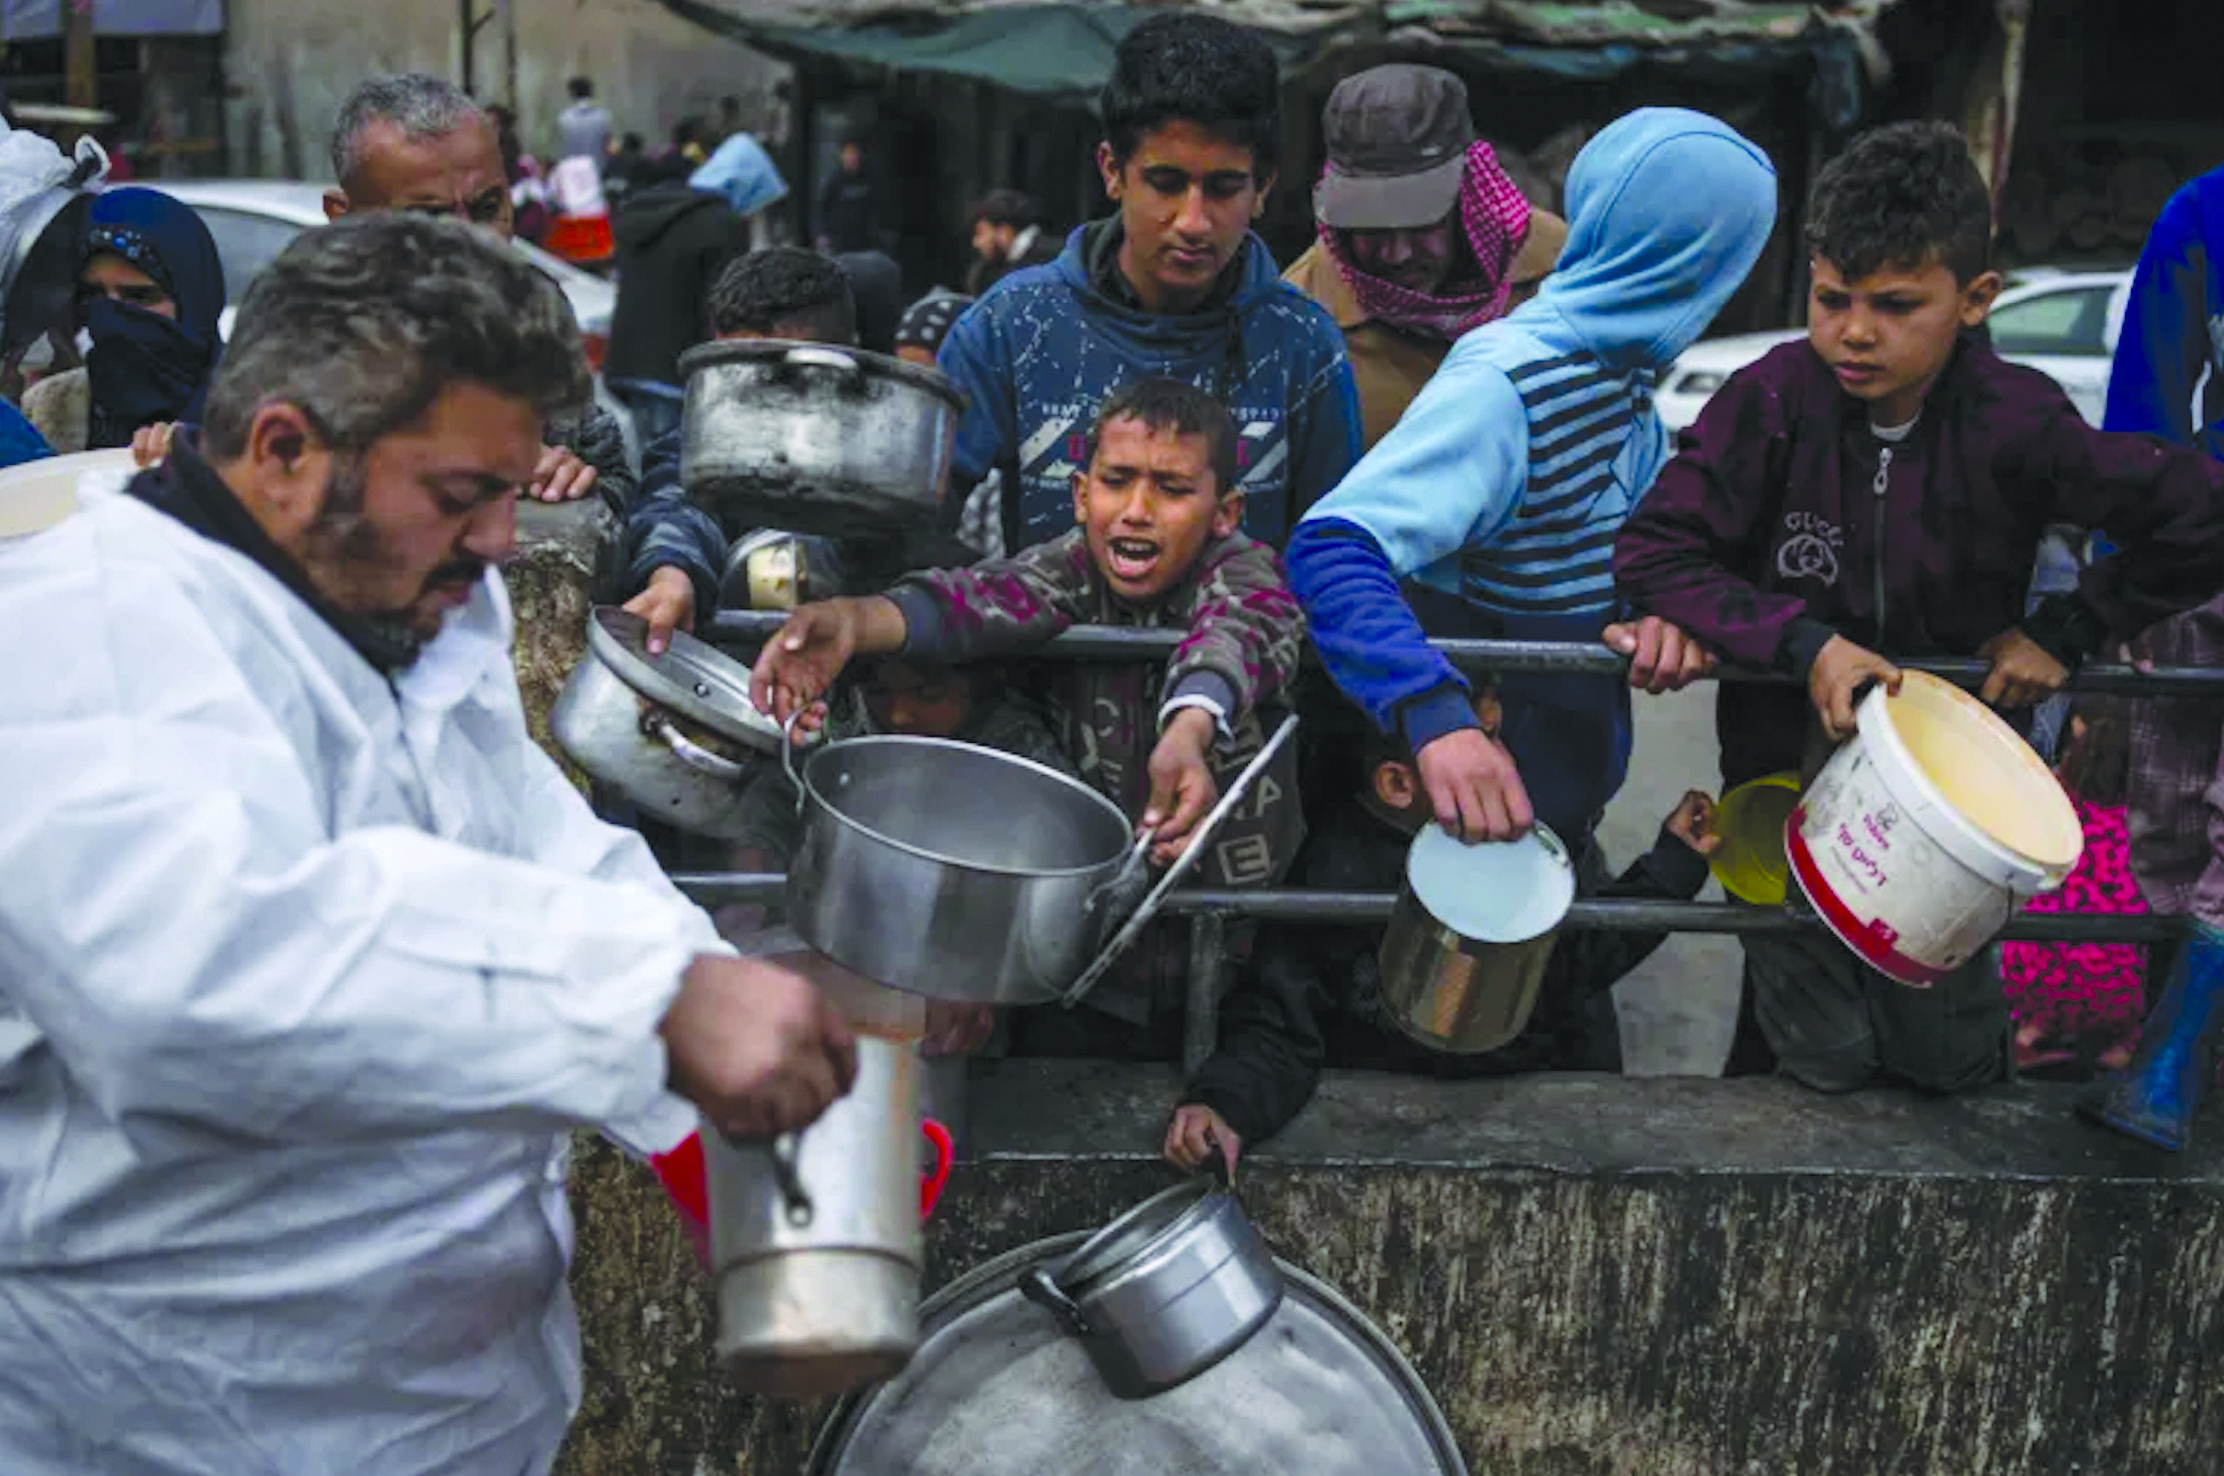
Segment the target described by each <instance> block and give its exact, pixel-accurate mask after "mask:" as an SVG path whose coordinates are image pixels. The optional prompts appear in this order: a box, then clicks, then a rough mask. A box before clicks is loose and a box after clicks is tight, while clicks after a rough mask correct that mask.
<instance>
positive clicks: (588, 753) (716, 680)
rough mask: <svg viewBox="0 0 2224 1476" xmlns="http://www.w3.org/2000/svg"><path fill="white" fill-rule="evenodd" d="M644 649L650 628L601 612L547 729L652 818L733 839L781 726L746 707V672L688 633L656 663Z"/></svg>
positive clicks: (677, 634) (677, 636) (591, 621)
mask: <svg viewBox="0 0 2224 1476" xmlns="http://www.w3.org/2000/svg"><path fill="white" fill-rule="evenodd" d="M647 643H648V622H647V621H645V620H643V619H642V618H641V617H640V616H638V615H633V614H630V613H628V612H626V611H624V610H620V609H616V608H614V607H609V606H603V607H598V608H597V609H596V610H595V611H594V612H593V613H592V615H590V616H589V618H588V621H587V655H586V658H585V659H584V660H582V661H581V662H580V663H579V665H578V666H576V667H574V668H573V669H572V674H571V677H570V679H569V680H568V681H567V682H565V684H564V690H563V693H562V694H561V695H560V696H559V697H558V698H557V699H556V706H555V708H554V710H553V711H552V712H551V713H550V714H549V727H550V729H551V730H552V731H553V732H554V733H555V735H556V741H557V742H558V743H559V744H561V745H562V746H563V749H564V752H566V753H568V754H570V755H571V757H572V758H573V759H574V760H575V761H576V762H577V763H578V764H579V766H580V767H581V768H583V769H585V770H586V771H587V772H588V773H589V774H592V775H593V776H594V777H595V778H597V779H600V780H601V781H603V782H604V783H605V784H609V785H612V786H614V787H615V788H617V789H618V790H620V791H622V792H623V793H624V794H625V795H626V797H627V798H628V799H631V800H632V801H633V802H634V803H636V804H638V805H640V806H642V807H643V808H644V809H645V810H647V811H648V812H649V813H650V814H652V815H654V816H655V817H656V818H657V819H659V820H662V821H664V822H665V823H666V824H669V825H674V826H677V827H679V828H680V829H682V830H689V831H694V832H695V833H697V834H700V835H711V836H722V837H725V838H728V839H732V838H734V837H736V836H737V835H738V833H739V830H738V826H739V819H740V816H739V811H740V806H741V798H742V794H743V792H744V790H745V788H746V786H747V785H748V783H749V782H750V780H752V779H754V778H755V777H756V776H757V775H758V774H759V773H760V772H763V771H764V769H765V766H766V765H768V764H770V763H771V762H772V761H773V755H774V754H775V753H777V752H778V751H779V749H780V747H781V734H780V727H779V725H778V724H777V723H774V722H773V721H772V720H771V719H770V718H768V717H766V716H764V714H762V713H760V712H758V711H757V709H756V707H755V706H754V705H753V704H752V703H751V702H750V700H749V668H748V667H746V666H743V665H742V664H741V663H740V662H738V661H735V660H733V659H732V658H731V657H728V656H725V655H723V654H721V653H720V652H718V651H716V650H714V649H712V648H711V647H710V646H707V645H705V644H704V643H703V642H701V641H698V640H696V639H695V638H694V637H692V636H690V635H688V634H687V633H686V632H685V631H674V632H673V633H672V640H671V644H670V646H668V647H667V648H666V649H665V651H664V653H663V654H662V655H659V656H652V655H650V654H649V651H648V644H647Z"/></svg>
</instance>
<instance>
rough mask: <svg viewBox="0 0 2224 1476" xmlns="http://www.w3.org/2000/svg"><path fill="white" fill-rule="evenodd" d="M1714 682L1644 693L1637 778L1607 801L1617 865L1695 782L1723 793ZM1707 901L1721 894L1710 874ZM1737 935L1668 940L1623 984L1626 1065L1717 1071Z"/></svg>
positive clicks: (1638, 1072)
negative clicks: (1670, 693) (1664, 694)
mask: <svg viewBox="0 0 2224 1476" xmlns="http://www.w3.org/2000/svg"><path fill="white" fill-rule="evenodd" d="M1714 692H1715V686H1714V683H1712V682H1706V683H1702V684H1701V685H1699V686H1696V687H1693V688H1691V689H1690V690H1689V691H1684V692H1678V693H1676V694H1674V695H1673V696H1668V697H1645V696H1639V697H1638V698H1637V699H1636V703H1637V744H1636V750H1635V757H1634V759H1633V761H1632V763H1631V765H1630V773H1629V781H1628V783H1626V784H1624V785H1623V786H1622V792H1621V793H1620V794H1618V795H1616V796H1615V798H1614V803H1613V804H1611V805H1609V806H1608V807H1607V810H1606V821H1605V823H1604V824H1603V825H1601V826H1600V827H1599V838H1600V840H1601V841H1602V842H1603V843H1604V845H1605V847H1606V854H1607V858H1608V860H1609V861H1610V862H1611V864H1612V865H1613V866H1614V867H1615V869H1616V870H1617V871H1618V870H1619V869H1620V868H1622V867H1624V866H1627V865H1628V864H1629V863H1630V862H1631V861H1634V860H1635V859H1637V857H1638V856H1640V855H1642V854H1644V852H1645V851H1647V850H1648V849H1650V848H1651V846H1652V843H1653V837H1654V836H1655V835H1657V834H1658V833H1659V830H1660V822H1661V820H1662V819H1663V818H1664V817H1665V816H1666V815H1667V813H1668V811H1669V809H1670V808H1671V807H1672V806H1673V805H1674V804H1675V802H1676V801H1677V800H1678V799H1680V798H1681V797H1682V796H1683V793H1684V791H1685V790H1687V789H1704V790H1706V791H1707V792H1708V793H1709V794H1713V795H1715V796H1716V797H1717V798H1720V789H1721V782H1722V781H1721V775H1720V773H1719V772H1718V770H1717V769H1716V764H1717V762H1718V755H1717V751H1716V748H1715V740H1714ZM1699 896H1700V900H1702V901H1707V902H1719V901H1721V900H1723V898H1722V886H1721V883H1719V882H1715V881H1711V880H1710V881H1709V882H1708V883H1707V889H1706V890H1705V891H1704V892H1702V893H1700V894H1699ZM1739 963H1740V956H1739V953H1738V946H1737V941H1736V940H1735V939H1733V938H1728V937H1724V936H1721V935H1719V934H1704V933H1685V934H1679V935H1677V936H1676V937H1673V938H1671V939H1669V940H1668V942H1667V943H1666V944H1665V945H1663V946H1662V947H1661V949H1660V951H1659V952H1658V953H1655V954H1654V955H1653V956H1652V957H1651V958H1649V959H1647V960H1646V961H1645V963H1644V966H1643V967H1642V968H1639V969H1637V970H1635V971H1634V972H1632V973H1631V974H1630V975H1629V976H1628V977H1627V978H1625V979H1623V980H1622V982H1621V983H1620V984H1619V985H1618V986H1617V987H1616V988H1615V991H1614V999H1615V1003H1616V1005H1617V1006H1618V1007H1619V1010H1620V1013H1621V1017H1622V1064H1623V1068H1624V1069H1625V1070H1626V1071H1627V1072H1628V1073H1629V1074H1631V1075H1633V1076H1714V1075H1717V1074H1718V1073H1719V1072H1720V1071H1721V1069H1722V1059H1723V1057H1724V1056H1726V1055H1727V1054H1729V1049H1730V1032H1731V1029H1732V1027H1733V1026H1734V1025H1735V1023H1736V1017H1737V986H1738V968H1739Z"/></svg>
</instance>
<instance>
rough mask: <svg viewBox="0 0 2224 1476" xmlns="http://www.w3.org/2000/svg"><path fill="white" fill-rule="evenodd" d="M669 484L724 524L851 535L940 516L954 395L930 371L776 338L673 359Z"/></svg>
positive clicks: (958, 409)
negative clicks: (677, 413)
mask: <svg viewBox="0 0 2224 1476" xmlns="http://www.w3.org/2000/svg"><path fill="white" fill-rule="evenodd" d="M679 368H680V372H681V374H683V375H685V376H686V379H687V403H686V409H685V411H684V419H683V420H682V422H681V425H682V429H681V432H680V482H681V485H682V486H684V487H685V488H686V489H687V495H688V496H689V497H690V498H692V499H693V500H694V501H696V502H697V503H699V504H701V505H702V506H703V507H705V508H707V509H709V510H710V511H712V512H714V513H716V514H717V515H718V516H719V517H720V518H722V519H724V520H725V521H726V523H727V525H728V526H729V527H743V528H747V527H760V526H761V527H772V528H785V529H788V530H790V531H792V532H797V533H863V532H872V531H876V530H886V531H900V530H903V529H908V528H926V527H933V526H936V525H938V524H939V523H940V521H941V507H942V497H943V492H944V489H945V488H946V486H947V485H948V483H949V480H950V458H951V455H952V453H953V452H954V450H955V448H956V445H957V428H958V419H959V417H960V416H961V415H963V414H964V413H965V403H966V402H965V396H964V395H963V394H961V393H960V392H959V391H958V389H957V387H956V386H954V385H952V384H951V383H950V381H949V380H947V379H945V378H943V377H942V376H941V375H940V374H938V373H936V372H935V371H934V370H932V369H927V368H924V367H921V366H919V365H915V364H906V363H904V362H903V361H902V360H900V359H891V358H886V357H884V356H882V355H880V354H869V353H865V352H863V351H861V350H858V349H853V348H835V347H831V346H829V345H825V344H797V343H790V342H785V341H777V340H765V339H752V340H731V341H722V342H717V343H706V344H700V345H698V346H696V347H694V348H691V349H689V350H688V351H687V352H686V353H684V354H682V355H681V356H680V363H679Z"/></svg>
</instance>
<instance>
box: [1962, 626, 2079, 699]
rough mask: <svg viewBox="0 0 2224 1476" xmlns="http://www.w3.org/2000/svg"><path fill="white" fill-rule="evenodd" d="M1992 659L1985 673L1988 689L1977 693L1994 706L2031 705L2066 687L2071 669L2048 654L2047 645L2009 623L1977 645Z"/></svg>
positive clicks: (1980, 653) (1983, 655) (1984, 656)
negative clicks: (1990, 665)
mask: <svg viewBox="0 0 2224 1476" xmlns="http://www.w3.org/2000/svg"><path fill="white" fill-rule="evenodd" d="M1977 654H1978V656H1980V657H1981V658H1983V659H1984V660H1987V661H1990V662H1991V663H1992V670H1991V671H1989V672H1987V673H1986V674H1985V685H1984V690H1983V691H1981V692H1979V693H1978V694H1977V695H1978V696H1979V697H1980V698H1982V699H1983V700H1984V701H1986V702H1989V703H1991V704H1992V705H1993V706H1994V707H2029V706H2030V705H2031V704H2032V703H2034V702H2044V701H2045V700H2046V699H2047V698H2049V697H2051V696H2053V695H2054V694H2055V693H2056V692H2059V691H2061V690H2062V684H2063V683H2064V682H2066V681H2068V680H2069V679H2070V669H2069V668H2068V667H2066V666H2064V665H2063V664H2062V663H2061V662H2059V661H2056V660H2055V659H2054V658H2053V657H2052V656H2051V655H2049V654H2047V650H2046V648H2045V647H2044V646H2042V645H2040V644H2039V643H2038V642H2037V641H2034V640H2032V639H2031V638H2030V637H2029V636H2027V635H2025V634H2024V633H2023V630H2022V627H2020V626H2014V625H2011V626H2009V627H2008V628H2007V629H2006V630H2004V631H2002V632H2000V634H1998V635H1996V636H1994V637H1993V638H1992V639H1991V640H1989V641H1987V642H1985V643H1984V644H1983V645H1981V646H1979V647H1978V648H1977Z"/></svg>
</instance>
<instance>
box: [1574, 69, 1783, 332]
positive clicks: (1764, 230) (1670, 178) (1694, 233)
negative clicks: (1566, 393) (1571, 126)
mask: <svg viewBox="0 0 2224 1476" xmlns="http://www.w3.org/2000/svg"><path fill="white" fill-rule="evenodd" d="M1567 206H1568V209H1567V216H1568V244H1567V246H1566V248H1565V249H1564V250H1562V251H1561V253H1560V264H1559V266H1558V268H1557V269H1555V270H1554V271H1553V273H1552V275H1551V276H1549V277H1547V278H1545V281H1544V286H1543V288H1542V289H1541V290H1540V291H1539V292H1538V294H1537V296H1536V299H1535V305H1536V309H1537V311H1539V312H1544V311H1551V312H1554V313H1556V314H1558V315H1559V317H1560V318H1562V319H1563V320H1564V321H1565V322H1566V323H1567V324H1568V326H1569V327H1570V328H1572V329H1573V330H1574V331H1575V333H1576V334H1577V336H1578V337H1580V338H1581V339H1582V340H1583V343H1584V345H1585V346H1586V347H1588V348H1589V349H1590V351H1591V352H1592V353H1593V354H1595V355H1597V356H1598V357H1599V358H1600V359H1602V360H1604V361H1605V362H1606V363H1607V364H1609V365H1611V366H1612V367H1614V368H1616V369H1620V370H1625V371H1626V370H1631V369H1652V368H1659V367H1662V366H1664V365H1666V364H1667V363H1668V362H1669V361H1670V360H1672V359H1674V358H1675V357H1676V355H1678V354H1680V353H1682V352H1683V351H1684V350H1685V349H1687V348H1689V347H1690V346H1691V345H1692V343H1693V341H1694V340H1696V339H1697V338H1698V337H1699V335H1700V334H1701V333H1704V332H1705V331H1706V329H1707V325H1708V324H1709V323H1711V322H1713V321H1714V318H1715V315H1716V314H1717V313H1719V312H1721V311H1722V308H1723V305H1724V304H1725V303H1727V302H1728V301H1729V300H1730V296H1731V294H1733V293H1735V292H1736V291H1737V289H1738V287H1739V285H1740V284H1742V283H1743V282H1744V281H1745V277H1746V273H1748V272H1750V271H1751V270H1752V269H1753V264H1754V263H1755V262H1756V261H1758V260H1760V256H1761V248H1762V247H1764V246H1766V245H1767V244H1768V237H1769V232H1770V231H1772V230H1773V229H1774V228H1775V225H1776V169H1775V166H1774V165H1772V164H1770V163H1769V160H1768V155H1767V154H1765V153H1763V152H1762V151H1761V150H1760V148H1759V147H1758V146H1756V145H1755V144H1753V143H1752V142H1750V141H1749V140H1747V139H1746V138H1745V137H1743V136H1742V135H1741V134H1739V133H1738V131H1737V130H1736V129H1734V128H1732V127H1730V125H1729V124H1727V123H1724V122H1722V121H1721V120H1720V119H1717V118H1710V117H1708V116H1707V115H1706V114H1704V113H1694V112H1690V111H1687V110H1685V109H1683V108H1640V109H1639V110H1638V111H1636V112H1634V113H1631V114H1629V115H1628V116H1626V117H1623V118H1619V119H1617V120H1615V121H1614V122H1613V123H1611V124H1609V125H1608V126H1607V127H1606V128H1605V129H1603V130H1602V131H1601V132H1600V133H1599V135H1598V137H1596V138H1594V139H1592V140H1591V141H1590V143H1588V144H1587V145H1585V146H1584V149H1583V152H1582V153H1580V154H1578V155H1576V157H1575V164H1574V166H1573V167H1572V168H1570V169H1569V170H1568V186H1567Z"/></svg>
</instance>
